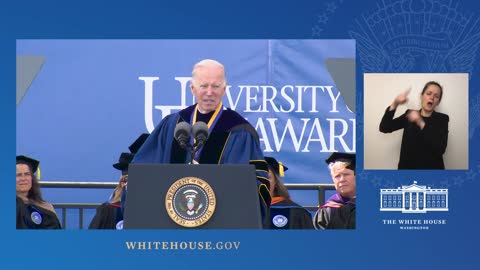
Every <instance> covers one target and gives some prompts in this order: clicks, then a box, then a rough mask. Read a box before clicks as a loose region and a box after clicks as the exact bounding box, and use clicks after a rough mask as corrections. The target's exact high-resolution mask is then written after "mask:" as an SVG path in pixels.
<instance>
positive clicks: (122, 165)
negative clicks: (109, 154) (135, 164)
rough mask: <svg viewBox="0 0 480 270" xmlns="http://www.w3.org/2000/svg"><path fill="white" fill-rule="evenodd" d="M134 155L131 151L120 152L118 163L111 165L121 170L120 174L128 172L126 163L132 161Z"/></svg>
mask: <svg viewBox="0 0 480 270" xmlns="http://www.w3.org/2000/svg"><path fill="white" fill-rule="evenodd" d="M134 156H135V155H134V154H131V153H125V152H124V153H122V154H121V155H120V158H119V159H118V163H115V164H113V167H114V168H115V169H117V170H120V171H122V175H125V174H127V173H128V164H130V162H132V160H133V157H134Z"/></svg>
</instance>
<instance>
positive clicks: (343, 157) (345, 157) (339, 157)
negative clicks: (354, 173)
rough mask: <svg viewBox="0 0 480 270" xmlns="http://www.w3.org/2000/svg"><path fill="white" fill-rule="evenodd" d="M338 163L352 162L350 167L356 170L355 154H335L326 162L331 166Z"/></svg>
mask: <svg viewBox="0 0 480 270" xmlns="http://www.w3.org/2000/svg"><path fill="white" fill-rule="evenodd" d="M336 161H347V162H350V166H348V167H351V168H352V169H353V170H355V163H356V162H355V153H342V152H333V153H332V154H331V155H330V156H329V157H328V158H327V159H326V160H325V162H326V163H327V164H330V163H332V162H336Z"/></svg>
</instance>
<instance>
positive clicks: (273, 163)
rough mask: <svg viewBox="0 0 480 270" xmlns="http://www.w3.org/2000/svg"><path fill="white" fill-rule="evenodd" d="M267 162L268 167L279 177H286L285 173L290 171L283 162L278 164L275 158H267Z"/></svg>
mask: <svg viewBox="0 0 480 270" xmlns="http://www.w3.org/2000/svg"><path fill="white" fill-rule="evenodd" d="M265 161H266V162H267V163H268V166H269V167H270V168H272V169H273V170H274V171H275V172H276V173H277V174H278V175H280V176H282V177H283V176H284V172H285V171H286V170H288V167H287V166H285V165H283V163H282V162H278V161H277V160H276V159H275V158H273V157H267V156H266V157H265Z"/></svg>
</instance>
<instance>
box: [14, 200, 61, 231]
mask: <svg viewBox="0 0 480 270" xmlns="http://www.w3.org/2000/svg"><path fill="white" fill-rule="evenodd" d="M61 228H62V226H61V225H60V221H59V220H58V217H57V215H56V214H55V213H54V212H52V211H50V210H47V209H45V208H42V207H40V206H38V205H35V204H25V203H24V202H23V200H22V199H20V198H19V197H17V229H61Z"/></svg>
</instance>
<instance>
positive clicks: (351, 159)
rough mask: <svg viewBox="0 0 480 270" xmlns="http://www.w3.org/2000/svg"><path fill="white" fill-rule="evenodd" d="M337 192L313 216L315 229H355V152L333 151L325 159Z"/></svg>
mask: <svg viewBox="0 0 480 270" xmlns="http://www.w3.org/2000/svg"><path fill="white" fill-rule="evenodd" d="M325 161H326V162H327V164H328V167H329V169H330V173H331V175H332V180H333V183H334V184H335V189H336V190H337V193H336V194H334V195H333V196H331V197H330V198H329V199H328V200H327V202H326V203H325V204H324V205H322V206H320V208H319V209H318V211H317V212H316V213H315V216H314V217H313V225H314V226H315V228H316V229H321V230H325V229H355V212H356V204H355V199H356V181H355V154H354V153H352V154H351V153H340V152H334V153H332V154H331V155H330V157H329V158H327V159H326V160H325Z"/></svg>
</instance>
